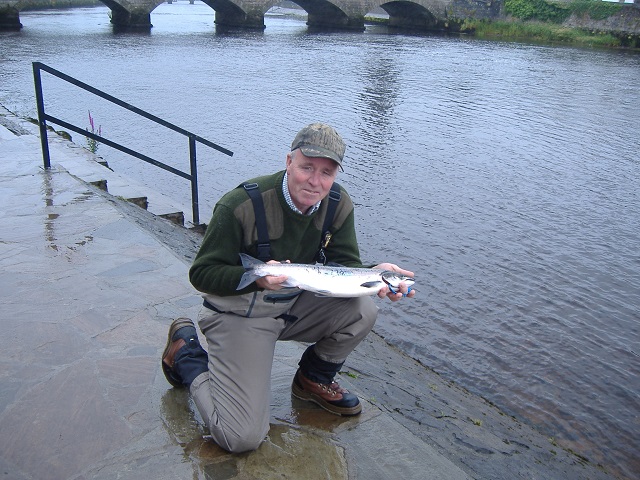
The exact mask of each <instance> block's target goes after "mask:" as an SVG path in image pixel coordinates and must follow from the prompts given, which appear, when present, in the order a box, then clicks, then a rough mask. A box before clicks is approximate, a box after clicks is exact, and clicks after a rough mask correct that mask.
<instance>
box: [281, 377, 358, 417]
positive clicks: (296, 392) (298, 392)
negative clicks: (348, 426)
mask: <svg viewBox="0 0 640 480" xmlns="http://www.w3.org/2000/svg"><path fill="white" fill-rule="evenodd" d="M291 394H292V395H293V396H294V397H296V398H298V399H300V400H304V401H305V402H313V403H315V404H316V405H318V406H320V407H322V408H323V409H325V410H326V411H327V412H329V413H333V414H334V415H341V416H343V417H352V416H354V415H359V414H360V412H362V404H361V403H358V405H355V406H353V407H338V406H336V405H332V404H330V403H329V402H327V401H326V400H324V399H323V398H322V397H319V396H318V395H316V394H314V393H309V392H307V391H306V390H303V389H302V388H300V387H299V386H298V385H297V384H296V382H295V381H294V382H293V383H292V384H291Z"/></svg>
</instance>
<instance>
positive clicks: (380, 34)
mask: <svg viewBox="0 0 640 480" xmlns="http://www.w3.org/2000/svg"><path fill="white" fill-rule="evenodd" d="M108 12H109V10H108V9H107V8H106V7H96V8H90V9H73V10H50V11H44V12H23V13H22V14H21V21H22V23H23V25H24V28H23V29H22V31H20V32H13V33H2V34H0V45H1V48H0V103H1V104H3V105H4V106H6V107H7V108H9V109H10V110H13V111H15V112H17V113H18V114H20V115H23V116H36V114H35V100H34V93H33V79H32V73H31V62H33V61H41V62H43V63H45V64H47V65H49V66H51V67H53V68H56V69H58V70H61V71H63V72H64V73H67V74H69V75H72V76H75V77H76V78H78V79H80V80H82V81H84V82H87V83H89V84H91V85H93V86H95V87H97V88H100V89H102V90H104V91H106V92H108V93H111V94H113V95H116V96H118V97H120V98H122V99H123V100H125V101H127V102H129V103H131V104H133V105H135V106H137V107H140V108H142V109H145V110H147V111H149V112H151V113H154V114H156V115H159V116H160V117H163V118H165V119H166V120H168V121H171V122H173V123H176V124H178V125H180V126H182V127H184V128H186V129H189V130H192V131H194V132H195V133H197V134H199V135H201V136H203V137H205V138H208V139H209V140H211V141H214V142H216V143H218V144H220V145H222V146H224V147H226V148H229V149H230V150H232V151H234V153H235V154H234V156H233V157H232V158H229V157H226V156H224V155H222V154H220V153H217V152H213V151H210V150H208V149H207V148H206V147H203V146H201V147H199V150H198V157H199V175H200V202H201V216H202V219H203V221H207V220H208V216H209V214H210V211H211V208H212V206H213V204H214V203H215V200H216V199H217V198H218V197H219V196H220V195H221V194H222V193H223V192H225V191H226V190H228V189H230V188H232V187H234V186H236V185H237V184H238V183H239V182H241V181H242V180H245V179H246V178H248V177H251V176H255V175H259V174H263V173H268V172H272V171H274V170H275V169H279V168H281V167H283V165H284V160H285V154H286V151H287V147H288V145H289V144H290V142H291V139H292V137H293V136H294V135H295V132H296V131H297V130H298V129H299V128H300V127H301V126H302V125H304V124H306V123H309V122H311V121H316V120H321V121H327V122H329V123H331V124H333V125H334V126H335V127H336V128H337V130H338V131H339V132H341V133H342V135H343V137H344V138H345V140H346V142H347V144H348V148H347V155H346V159H345V172H344V173H342V174H341V175H340V178H339V181H340V183H341V184H342V185H343V186H344V187H345V188H346V189H347V190H348V191H349V192H350V194H351V195H352V197H353V198H354V201H355V202H356V204H357V228H358V235H359V240H360V243H361V250H362V252H363V259H364V261H365V262H369V261H371V262H375V261H392V262H395V263H398V264H400V265H402V266H405V267H407V268H409V269H411V270H414V271H415V272H416V275H417V281H418V284H417V289H418V293H419V295H418V297H416V298H415V299H414V300H413V301H407V302H401V303H400V304H398V305H393V306H392V305H390V304H389V305H388V304H381V315H380V319H379V321H378V324H377V325H376V331H377V332H378V333H379V334H381V335H382V336H384V337H385V338H386V339H387V340H388V341H389V342H391V343H393V344H395V345H397V346H398V347H399V348H401V349H402V350H403V351H405V352H406V353H408V354H409V355H411V356H413V357H414V358H416V359H418V360H420V361H421V362H422V363H424V364H425V365H428V366H429V367H432V368H433V369H435V370H436V371H438V372H440V373H441V374H442V375H444V376H445V377H447V378H450V379H452V380H454V381H456V382H457V383H459V384H461V385H463V386H464V387H466V388H468V389H469V390H471V391H472V392H474V393H477V394H480V395H482V396H483V397H485V398H487V399H488V400H490V401H491V402H493V403H495V404H496V405H497V406H499V407H500V408H501V409H503V410H505V411H506V412H507V413H510V414H513V415H515V416H517V417H518V418H520V419H522V420H524V421H527V422H528V423H531V424H533V425H535V426H537V428H539V429H540V430H542V431H544V432H545V433H546V434H547V435H548V436H549V437H550V438H553V439H555V441H557V442H558V443H560V444H561V445H563V446H565V447H568V448H571V449H572V450H573V451H575V452H578V453H580V454H581V455H583V456H585V457H587V458H588V459H589V460H590V461H592V462H595V463H601V464H603V465H605V466H606V467H607V468H609V469H612V470H615V471H617V472H618V474H619V475H620V476H621V477H626V478H640V477H639V476H638V475H639V473H638V472H640V460H639V457H638V451H639V450H640V334H639V324H640V322H639V320H640V202H639V200H640V199H639V193H638V192H639V188H638V185H639V184H640V134H639V131H638V126H639V125H640V87H639V86H640V54H638V53H637V52H635V53H634V52H625V51H614V50H593V49H578V48H572V47H566V46H545V45H536V44H528V43H516V42H501V41H482V40H477V39H472V38H465V37H455V36H450V37H446V36H439V35H422V34H394V33H390V32H388V31H387V30H386V29H385V28H384V27H381V26H375V27H374V26H369V27H368V28H367V30H366V31H365V32H364V33H360V32H358V33H345V32H333V33H311V32H308V31H307V27H306V25H305V23H304V19H303V18H291V17H282V16H279V15H268V16H267V17H266V19H265V23H266V26H267V28H266V29H265V30H264V32H262V31H260V32H227V33H222V32H216V28H215V26H214V23H213V20H214V12H213V10H211V9H209V7H207V6H206V5H204V4H202V3H200V2H195V4H193V5H191V4H189V3H188V2H187V1H186V0H184V1H182V0H181V1H179V2H174V3H172V4H163V5H160V6H159V7H158V8H157V9H156V10H155V11H154V12H153V13H152V15H151V21H152V23H153V24H154V28H153V29H152V31H151V33H150V34H114V33H113V32H112V30H111V26H110V24H109V18H108ZM44 85H45V101H46V104H47V111H48V112H49V113H51V114H54V115H56V116H61V117H63V118H65V119H67V120H70V121H72V122H75V123H77V124H80V125H86V126H88V125H89V124H88V118H87V117H88V110H91V113H92V115H93V117H94V119H95V123H96V127H98V126H101V128H102V132H103V135H105V136H108V137H109V138H113V139H114V140H116V141H122V142H129V143H127V144H128V145H130V146H132V147H134V148H139V149H142V150H144V151H145V152H147V153H148V154H149V155H151V156H153V157H155V158H158V159H160V160H163V161H166V162H167V163H169V164H172V165H174V166H176V167H177V168H180V169H183V170H187V169H188V155H187V144H186V141H185V140H184V139H182V138H181V137H177V136H174V135H173V134H168V133H166V132H163V131H161V130H159V129H157V128H156V127H154V126H152V125H150V124H148V123H146V122H144V121H141V120H139V119H136V118H134V117H133V116H130V115H129V114H127V113H123V112H121V111H118V110H117V109H114V108H113V107H111V106H109V105H106V104H105V103H104V102H102V101H100V100H96V99H91V98H89V97H88V96H85V95H83V94H81V93H78V92H77V91H76V90H74V89H73V88H72V87H69V86H67V85H66V84H63V83H62V82H61V81H59V80H57V79H55V78H53V77H51V76H49V75H46V74H45V75H44ZM76 141H78V142H80V143H84V141H83V139H78V138H76ZM98 153H99V154H101V155H102V156H103V157H104V158H105V159H107V161H108V162H109V164H110V165H111V167H112V168H114V169H116V170H118V171H122V172H125V173H127V174H128V175H130V176H131V177H133V178H135V179H136V180H137V181H140V182H146V183H148V184H149V185H153V186H155V187H156V188H158V189H162V190H164V191H166V192H168V193H169V194H170V195H171V196H173V197H174V198H176V199H178V200H179V201H181V202H183V203H184V204H186V205H188V204H189V201H190V197H189V195H190V190H189V185H188V183H187V182H186V181H183V180H181V179H177V177H171V176H170V175H169V174H167V173H165V172H162V171H156V169H153V168H152V167H150V166H148V165H146V164H144V163H142V162H139V161H137V160H133V159H128V158H126V157H124V156H122V155H121V154H119V153H118V152H115V151H113V150H110V149H109V148H107V147H105V146H104V145H100V146H99V148H98ZM2 161H10V159H2Z"/></svg>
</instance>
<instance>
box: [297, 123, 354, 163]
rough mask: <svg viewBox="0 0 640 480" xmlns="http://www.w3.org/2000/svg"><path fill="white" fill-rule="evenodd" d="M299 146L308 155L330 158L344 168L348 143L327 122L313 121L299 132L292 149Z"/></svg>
mask: <svg viewBox="0 0 640 480" xmlns="http://www.w3.org/2000/svg"><path fill="white" fill-rule="evenodd" d="M296 148H299V149H300V150H301V151H302V153H303V154H304V155H305V156H307V157H322V158H330V159H331V160H333V161H335V162H336V163H337V164H338V165H339V166H340V168H342V159H343V158H344V151H345V149H346V145H345V144H344V141H343V140H342V137H340V135H338V132H336V131H335V130H334V129H333V127H330V126H329V125H327V124H325V123H312V124H311V125H307V126H306V127H304V128H303V129H302V130H300V131H299V132H298V134H297V135H296V138H295V139H294V140H293V143H292V144H291V151H294V150H295V149H296Z"/></svg>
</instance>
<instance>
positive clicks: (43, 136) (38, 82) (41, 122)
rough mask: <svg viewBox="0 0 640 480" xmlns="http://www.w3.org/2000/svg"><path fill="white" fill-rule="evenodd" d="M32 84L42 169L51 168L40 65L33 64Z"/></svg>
mask: <svg viewBox="0 0 640 480" xmlns="http://www.w3.org/2000/svg"><path fill="white" fill-rule="evenodd" d="M33 83H34V84H35V87H36V105H37V107H38V126H39V127H40V144H41V145H42V161H43V162H44V168H45V169H49V168H51V157H50V155H49V138H48V137H47V120H46V119H45V115H44V97H43V95H42V79H41V77H40V64H39V63H38V62H33Z"/></svg>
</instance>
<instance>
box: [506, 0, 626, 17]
mask: <svg viewBox="0 0 640 480" xmlns="http://www.w3.org/2000/svg"><path fill="white" fill-rule="evenodd" d="M504 8H505V12H506V13H507V14H509V15H511V16H513V17H515V18H518V19H520V20H538V21H541V22H552V23H562V22H563V21H564V20H566V19H567V17H568V16H569V15H571V14H572V13H576V14H578V15H584V14H588V15H589V17H591V18H592V19H594V20H602V19H604V18H608V17H610V16H611V15H613V14H615V13H616V12H618V11H619V10H620V8H621V5H619V4H617V3H611V2H603V1H602V0H572V1H571V2H569V3H566V4H565V3H554V2H546V1H545V0H505V1H504Z"/></svg>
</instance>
